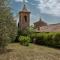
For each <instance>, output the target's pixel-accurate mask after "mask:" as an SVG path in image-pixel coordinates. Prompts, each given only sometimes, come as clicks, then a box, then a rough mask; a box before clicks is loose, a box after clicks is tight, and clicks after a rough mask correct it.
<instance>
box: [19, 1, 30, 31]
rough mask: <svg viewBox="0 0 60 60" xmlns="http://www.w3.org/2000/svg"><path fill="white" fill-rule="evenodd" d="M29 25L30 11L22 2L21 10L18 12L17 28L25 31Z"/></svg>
mask: <svg viewBox="0 0 60 60" xmlns="http://www.w3.org/2000/svg"><path fill="white" fill-rule="evenodd" d="M29 25H30V11H28V9H27V7H26V3H25V0H23V8H22V10H21V11H20V12H19V23H18V27H19V29H20V30H22V31H23V30H25V29H26V28H27V27H29Z"/></svg>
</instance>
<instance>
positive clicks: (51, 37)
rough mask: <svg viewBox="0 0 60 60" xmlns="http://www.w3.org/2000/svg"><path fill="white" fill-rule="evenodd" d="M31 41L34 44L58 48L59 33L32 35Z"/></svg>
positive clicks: (59, 42) (59, 46)
mask: <svg viewBox="0 0 60 60" xmlns="http://www.w3.org/2000/svg"><path fill="white" fill-rule="evenodd" d="M31 39H32V42H33V43H36V44H40V45H46V46H51V47H57V48H60V33H57V32H49V33H46V32H42V33H33V34H32V35H31Z"/></svg>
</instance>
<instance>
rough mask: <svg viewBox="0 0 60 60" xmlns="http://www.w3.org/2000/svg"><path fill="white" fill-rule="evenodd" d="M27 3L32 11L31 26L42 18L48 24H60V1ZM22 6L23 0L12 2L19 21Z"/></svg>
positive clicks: (38, 0) (49, 0)
mask: <svg viewBox="0 0 60 60" xmlns="http://www.w3.org/2000/svg"><path fill="white" fill-rule="evenodd" d="M25 2H26V5H27V8H28V9H29V10H30V11H31V22H30V24H33V23H34V22H36V21H38V20H39V19H40V18H42V20H43V21H45V22H47V23H48V24H55V23H60V0H25ZM22 6H23V0H12V3H11V7H12V9H13V13H14V16H15V19H16V20H17V21H18V20H19V19H18V18H19V17H18V13H19V11H20V10H21V9H22Z"/></svg>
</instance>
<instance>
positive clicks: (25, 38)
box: [19, 36, 30, 46]
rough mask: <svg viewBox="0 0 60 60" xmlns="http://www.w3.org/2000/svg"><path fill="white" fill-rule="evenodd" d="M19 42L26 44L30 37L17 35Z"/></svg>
mask: <svg viewBox="0 0 60 60" xmlns="http://www.w3.org/2000/svg"><path fill="white" fill-rule="evenodd" d="M19 41H20V44H22V45H25V46H28V45H29V43H30V37H28V36H20V37H19Z"/></svg>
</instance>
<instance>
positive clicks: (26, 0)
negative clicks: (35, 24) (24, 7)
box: [15, 0, 28, 2]
mask: <svg viewBox="0 0 60 60" xmlns="http://www.w3.org/2000/svg"><path fill="white" fill-rule="evenodd" d="M15 1H16V2H23V0H15ZM25 2H28V0H25Z"/></svg>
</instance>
